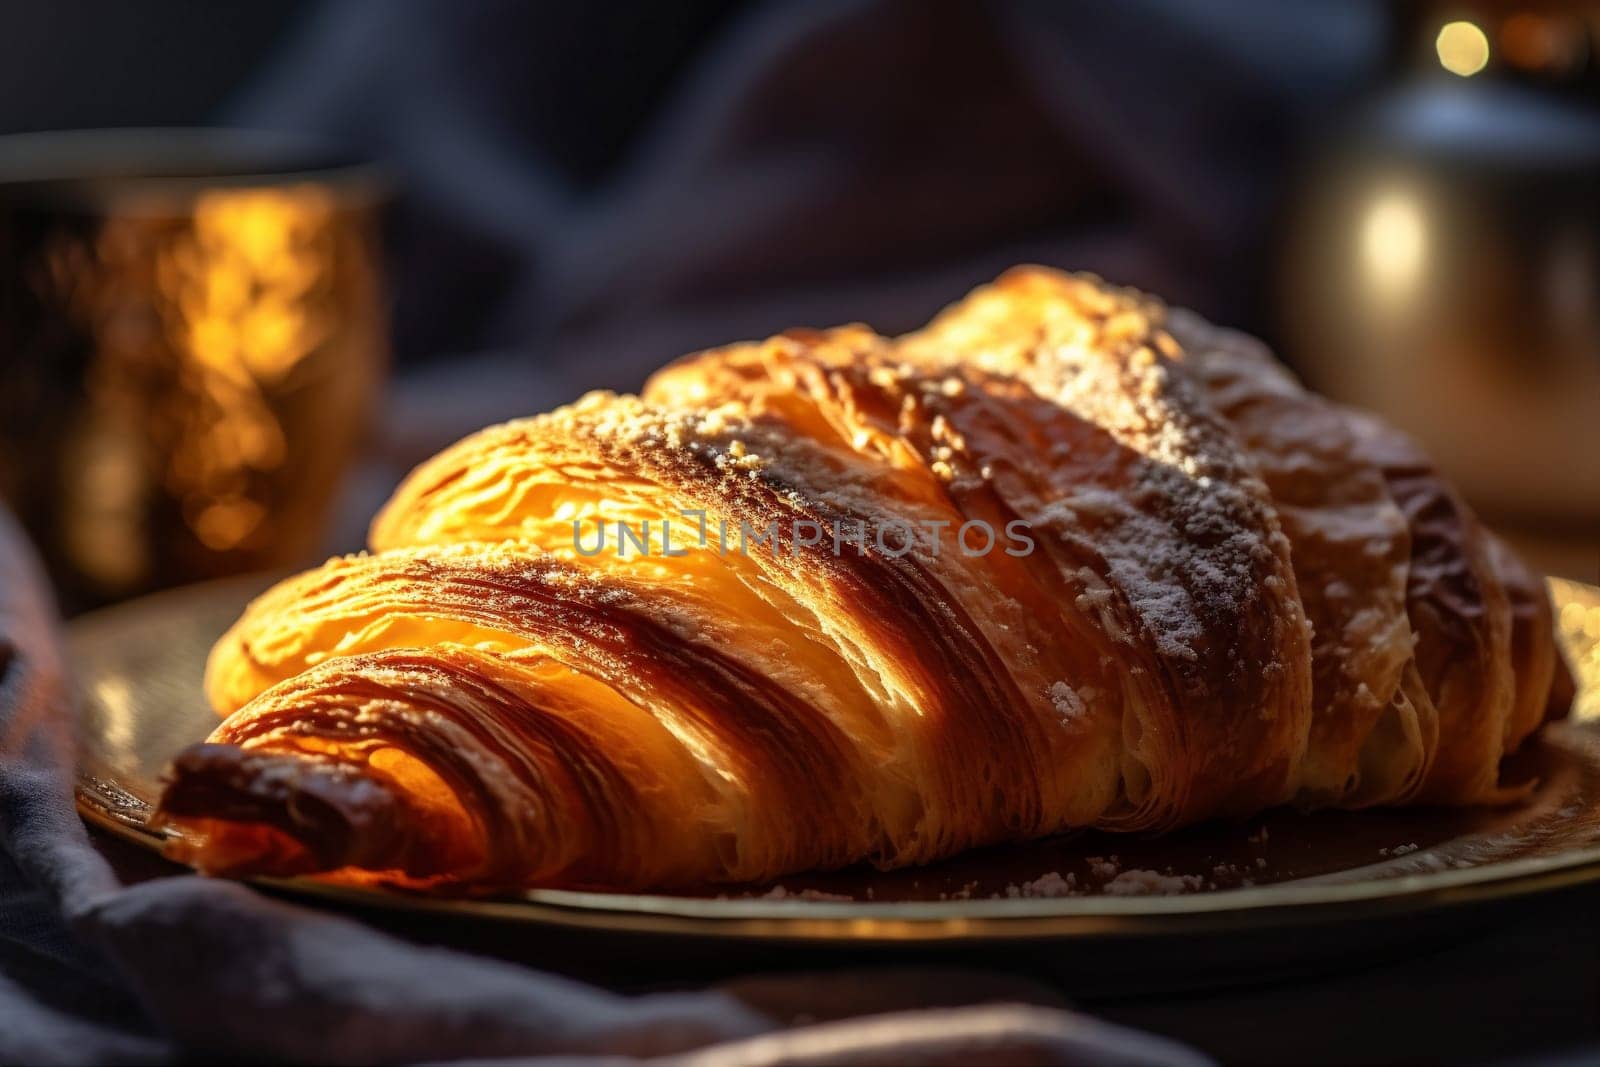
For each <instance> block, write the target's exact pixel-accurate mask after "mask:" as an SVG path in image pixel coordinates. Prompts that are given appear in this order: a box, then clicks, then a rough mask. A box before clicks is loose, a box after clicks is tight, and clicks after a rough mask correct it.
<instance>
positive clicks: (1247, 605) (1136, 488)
mask: <svg viewBox="0 0 1600 1067" xmlns="http://www.w3.org/2000/svg"><path fill="white" fill-rule="evenodd" d="M608 531H609V532H610V537H611V540H610V542H609V543H608V542H607V540H606V538H607V536H608V533H607V532H608ZM370 547H371V551H370V552H369V553H366V554H361V555H355V556H348V557H344V558H341V559H334V560H332V561H330V562H329V563H327V564H326V565H324V566H323V567H321V568H319V569H317V570H314V571H311V572H309V573H306V574H303V575H300V576H298V577H295V578H291V579H289V580H288V581H285V582H283V583H281V584H280V585H278V586H277V587H275V588H274V589H272V590H271V591H269V592H268V593H266V594H265V595H264V596H262V597H261V598H259V599H258V600H256V601H255V602H254V603H253V604H251V605H250V606H249V608H248V609H247V610H246V612H245V614H244V616H243V617H242V618H241V619H240V620H239V621H238V622H237V623H236V624H235V625H234V626H233V627H232V628H231V629H230V630H229V631H228V633H227V634H225V635H224V636H223V637H222V639H221V640H220V641H219V642H218V643H217V645H216V647H215V649H214V650H213V652H212V655H211V658H210V661H209V663H208V666H207V675H206V688H207V693H208V696H209V699H210V700H211V702H212V703H213V704H214V706H215V707H216V709H217V711H218V712H219V713H220V714H222V715H223V716H225V718H224V720H223V721H222V723H221V725H220V726H219V727H218V728H217V729H216V731H215V732H214V733H213V735H212V736H211V738H210V739H209V741H208V742H206V743H204V744H200V745H196V746H193V747H191V748H189V749H187V750H185V751H184V752H182V753H181V754H179V756H178V757H177V758H176V759H175V760H174V762H173V764H172V765H171V767H170V768H169V770H168V775H167V781H166V785H165V791H164V793H163V794H162V797H161V801H160V807H159V811H158V818H159V819H160V820H161V821H163V822H164V823H165V824H166V825H168V826H170V827H171V828H173V829H174V830H175V831H176V832H177V835H176V838H175V843H174V845H173V848H174V851H175V852H176V853H177V854H178V855H179V856H181V857H182V858H185V859H187V860H189V861H190V862H192V863H194V864H196V865H198V866H200V867H201V868H202V869H205V870H208V871H211V872H215V873H223V874H234V875H239V874H274V875H290V874H306V873H315V874H318V875H322V876H325V877H330V878H335V879H342V880H356V881H360V880H378V881H383V882H387V883H393V884H401V885H407V886H413V887H420V888H428V887H442V886H468V887H480V888H481V887H526V886H547V885H548V886H555V885H560V886H589V887H599V888H607V889H618V890H641V889H661V888H677V887H694V886H703V885H707V884H713V883H727V882H759V881H763V880H768V879H772V878H776V877H779V876H782V875H784V874H788V873H793V872H797V871H803V870H809V869H814V868H828V867H838V866H842V865H846V864H851V863H857V862H863V861H866V862H871V863H873V864H876V865H878V866H880V867H885V868H888V867H899V866H904V865H910V864H919V863H925V862H928V861H932V860H936V859H939V858H942V857H946V856H950V855H952V854H954V853H956V852H959V851H961V850H963V849H967V848H971V847H974V846H978V845H984V844H991V843H996V842H1001V841H1008V840H1026V839H1030V838H1036V837H1041V836H1045V835H1049V834H1053V833H1057V832H1060V831H1064V830H1068V829H1072V828H1083V827H1096V828H1101V829H1107V830H1118V831H1165V830H1170V829H1173V828H1176V827H1179V826H1183V825H1186V824H1189V823H1193V822H1195V821H1197V820H1202V819H1208V818H1215V817H1219V816H1243V815H1248V814H1251V813H1255V812H1258V811H1261V810H1263V809H1266V808H1269V807H1273V806H1276V805H1282V804H1289V803H1294V804H1298V805H1301V806H1303V807H1307V808H1316V807H1342V808H1356V807H1367V806H1373V805H1393V804H1404V803H1411V802H1428V803H1447V804H1472V803H1487V802H1500V801H1506V800H1512V799H1515V798H1516V797H1517V796H1519V795H1520V791H1519V790H1518V789H1515V788H1508V787H1506V786H1504V785H1503V784H1502V783H1501V780H1500V767H1501V761H1502V759H1503V758H1504V757H1505V756H1506V755H1507V754H1509V753H1510V752H1512V751H1514V750H1515V749H1517V747H1518V746H1519V745H1521V743H1522V742H1523V741H1524V740H1525V739H1526V738H1527V737H1528V736H1530V735H1531V734H1532V733H1533V732H1534V731H1536V730H1537V729H1538V727H1539V726H1540V724H1541V723H1542V722H1543V721H1544V720H1545V719H1546V718H1548V717H1550V715H1551V714H1553V713H1554V712H1555V710H1556V709H1553V707H1552V705H1553V704H1554V703H1555V702H1553V701H1552V700H1551V699H1550V695H1551V693H1552V687H1553V679H1554V677H1555V675H1556V673H1557V672H1558V671H1559V670H1560V669H1561V667H1560V664H1559V658H1558V655H1557V653H1556V651H1555V644H1554V638H1553V627H1552V620H1551V617H1550V609H1549V605H1548V601H1547V599H1546V596H1545V593H1544V587H1543V583H1542V581H1540V580H1539V579H1538V578H1537V577H1536V576H1534V575H1533V574H1531V573H1530V572H1529V571H1528V570H1527V569H1526V567H1525V566H1524V565H1523V564H1522V563H1521V562H1520V561H1518V560H1517V559H1516V557H1515V556H1514V554H1513V553H1511V552H1510V550H1509V549H1507V548H1506V547H1505V546H1504V545H1503V544H1501V543H1499V542H1498V541H1496V540H1495V539H1494V538H1493V537H1492V536H1491V535H1490V534H1489V533H1488V532H1486V531H1485V530H1484V528H1483V527H1482V526H1481V525H1480V524H1479V522H1478V521H1477V519H1476V518H1475V517H1474V516H1473V515H1472V513H1471V511H1470V510H1469V509H1468V508H1467V507H1466V505H1465V504H1463V503H1462V501H1461V500H1460V498H1459V497H1458V496H1457V495H1456V494H1455V493H1454V491H1453V490H1452V489H1451V488H1450V487H1449V485H1447V484H1446V483H1445V482H1444V481H1443V480H1442V479H1441V478H1440V476H1439V474H1438V473H1437V472H1436V471H1435V469H1434V468H1433V467H1432V466H1431V465H1430V464H1429V463H1428V461H1427V459H1426V458H1425V457H1424V456H1422V455H1421V454H1420V453H1419V452H1418V451H1417V449H1416V448H1415V447H1414V446H1413V445H1411V444H1410V443H1409V441H1408V440H1407V439H1406V438H1404V437H1403V436H1401V435H1400V434H1398V433H1397V432H1395V431H1393V430H1391V429H1389V428H1387V427H1385V426H1383V425H1381V424H1379V423H1378V422H1376V421H1375V420H1373V419H1371V418H1369V417H1367V416H1364V415H1362V414H1359V413H1356V412H1352V411H1349V410H1347V409H1344V408H1341V407H1339V406H1337V405H1335V404H1332V403H1330V402H1328V401H1325V400H1323V399H1321V398H1318V397H1316V396H1314V395H1312V394H1310V393H1308V392H1307V391H1305V390H1304V389H1302V388H1301V387H1300V385H1299V384H1298V383H1297V382H1296V381H1295V380H1294V379H1293V378H1292V376H1290V375H1289V374H1288V372H1286V371H1285V370H1283V369H1282V368H1281V367H1280V366H1279V365H1278V364H1277V363H1276V362H1275V361H1274V360H1273V359H1272V357H1271V356H1270V354H1269V353H1267V352H1266V351H1265V349H1263V348H1262V347H1261V346H1260V345H1259V344H1258V343H1257V342H1255V341H1253V340H1251V339H1249V338H1247V337H1244V336H1243V335H1240V334H1236V333H1232V332H1229V331H1224V330H1219V329H1217V328H1215V327H1212V326H1210V325H1209V324H1207V323H1206V322H1204V321H1203V320H1201V319H1200V318H1199V317H1198V316H1195V315H1193V314H1191V313H1188V312H1184V311H1180V310H1168V309H1166V308H1165V307H1163V306H1162V305H1161V304H1160V303H1159V302H1158V301H1156V300H1155V299H1153V298H1151V297H1148V296H1145V295H1143V294H1140V293H1137V292H1133V291H1130V290H1124V289H1116V288H1112V287H1108V286H1106V285H1104V284H1103V283H1101V282H1099V281H1098V280H1096V279H1093V278H1090V277H1086V276H1070V275H1065V274H1060V273H1057V272H1054V271H1049V270H1044V269H1042V268H1019V269H1017V270H1014V271H1012V272H1010V273H1008V274H1007V275H1005V276H1003V277H1002V278H1001V279H1000V280H998V281H997V282H995V283H993V284H992V285H990V286H987V287H984V288H982V289H979V290H978V291H976V292H974V293H973V294H971V295H970V296H969V297H968V298H966V299H965V300H964V301H962V302H961V303H958V304H956V305H954V306H953V307H951V308H949V309H947V310H946V311H945V312H943V313H942V314H941V315H940V316H939V317H938V318H936V319H935V320H934V321H933V322H932V323H931V324H930V325H929V326H927V327H926V328H924V329H923V330H921V331H918V332H917V333H914V334H911V335H909V336H906V337H903V338H900V339H898V340H891V339H887V338H884V337H880V336H878V335H877V334H875V333H874V332H872V331H871V330H869V329H867V328H866V327H862V326H847V327H841V328H837V329H832V330H826V331H803V330H793V331H790V332H788V333H785V334H783V335H780V336H778V337H774V338H771V339H769V340H767V341H763V342H760V343H750V344H739V345H733V346H730V347H727V348H721V349H716V350H712V351H708V352H703V353H699V354H697V355H693V356H689V357H686V358H684V359H682V360H680V361H678V362H676V363H674V364H671V365H669V366H668V367H666V368H665V369H663V370H661V371H659V372H658V373H657V374H656V375H655V376H653V377H652V378H651V379H650V381H649V382H648V383H647V384H646V386H645V388H644V390H643V392H642V394H641V395H640V396H638V397H634V396H618V395H614V394H610V393H591V394H589V395H588V396H585V397H583V398H582V399H581V400H579V401H577V402H576V403H574V404H572V405H570V406H568V407H565V408H562V409H560V410H557V411H555V412H552V413H550V414H547V415H541V416H537V417H534V418H529V419H523V420H519V421H515V422H511V423H507V424H505V425H502V426H497V427H492V428H490V429H487V430H484V431H482V432H480V433H478V434H476V435H474V436H472V437H469V438H467V439H466V440H464V441H462V442H460V443H458V444H456V445H454V446H452V447H451V448H449V449H447V450H445V451H444V452H443V453H441V454H440V455H439V456H437V457H435V458H434V459H432V460H430V461H428V462H427V463H424V464H423V465H422V466H421V467H419V468H418V469H417V470H416V471H414V472H413V473H412V474H411V475H410V476H409V477H408V478H407V479H406V480H405V482H404V483H403V484H402V485H401V486H400V487H399V489H398V490H397V491H396V492H395V494H394V496H393V498H392V499H391V500H390V501H389V502H388V504H387V505H386V506H385V507H384V508H383V509H382V511H381V512H380V513H379V514H378V516H377V517H376V519H375V520H374V523H373V526H372V530H371V536H370Z"/></svg>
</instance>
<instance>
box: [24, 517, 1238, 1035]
mask: <svg viewBox="0 0 1600 1067" xmlns="http://www.w3.org/2000/svg"><path fill="white" fill-rule="evenodd" d="M68 693H69V686H68V684H67V677H66V672H65V668H64V664H63V657H62V654H61V648H60V643H59V640H58V631H57V627H56V624H55V622H54V617H53V613H52V609H51V606H50V602H49V597H48V596H47V594H46V593H45V591H44V584H43V582H42V580H41V579H40V577H39V574H38V571H37V569H36V567H35V565H34V562H33V560H32V557H31V555H30V554H29V552H28V550H27V547H26V545H25V544H24V542H23V540H22V536H21V533H20V532H19V531H18V529H17V527H16V525H15V524H14V523H13V522H12V520H11V519H10V517H9V516H7V515H6V514H5V512H4V511H0V845H3V854H0V1063H36V1062H48V1063H96V1062H106V1061H114V1062H123V1063H161V1062H171V1061H174V1060H180V1059H183V1060H187V1059H191V1058H195V1057H203V1056H220V1057H226V1058H229V1059H240V1058H248V1059H251V1060H273V1061H285V1062H316V1063H374V1062H376V1063H413V1062H445V1061H460V1060H464V1059H473V1060H486V1059H500V1060H505V1059H514V1060H517V1061H519V1062H541V1061H544V1062H556V1061H559V1062H572V1063H629V1062H637V1061H641V1060H657V1059H660V1058H663V1057H665V1058H667V1059H668V1060H669V1061H670V1062H675V1063H684V1064H705V1065H713V1064H714V1065H717V1067H723V1065H727V1067H739V1065H746V1064H751V1065H754V1064H771V1065H789V1064H795V1065H798V1064H812V1063H824V1062H826V1063H850V1064H876V1063H895V1064H918V1063H928V1064H934V1063H962V1064H967V1063H985V1062H990V1063H1017V1062H1028V1063H1117V1064H1194V1063H1204V1062H1206V1060H1205V1059H1204V1057H1201V1056H1199V1055H1198V1054H1196V1053H1194V1052H1192V1051H1190V1050H1188V1049H1186V1048H1184V1047H1182V1046H1179V1045H1176V1044H1173V1043H1171V1042H1168V1041H1166V1040H1163V1039H1161V1038H1157V1037H1151V1036H1148V1035H1144V1034H1140V1033H1136V1032H1133V1031H1129V1030H1125V1029H1122V1028H1120V1027H1116V1026H1112V1025H1110V1024H1107V1023H1103V1022H1099V1021H1097V1020H1094V1019H1092V1018H1088V1017H1085V1016H1083V1015H1080V1014H1076V1013H1074V1012H1072V1011H1069V1010H1066V1009H1064V1008H1062V1007H1059V1006H1041V1005H1040V1004H1039V1003H1028V1002H1029V1001H1034V1002H1037V1001H1040V1000H1043V1001H1046V1002H1053V1000H1054V998H1053V997H1051V996H1050V995H1049V994H1048V993H1047V992H1044V991H1042V990H1040V989H1039V988H1037V987H1034V986H1033V985H1032V984H1031V983H1025V982H1020V981H1017V980H1008V979H1001V978H996V977H992V976H990V977H985V976H980V975H971V974H966V973H961V972H957V973H939V974H927V973H919V972H900V973H894V972H890V973H883V972H875V973H871V974H860V973H857V974H843V975H834V974H829V975H826V976H821V975H815V974H811V975H792V976H767V977H763V978H760V979H752V980H748V981H745V982H742V983H737V982H736V983H732V984H729V985H728V986H726V987H724V988H720V989H710V990H704V991H696V992H674V993H655V994H649V995H640V996H622V995H619V994H616V993H612V992H608V991H605V990H602V989H597V988H593V987H590V986H586V985H583V984H581V983H578V982H575V981H572V980H570V979H567V978H562V977H558V976H556V975H551V974H544V973H540V972H537V971H534V970H530V969H528V968H525V967H521V966H517V965H516V964H513V963H508V962H504V961H501V960H493V959H486V958H481V957H478V956H474V955H470V954H468V953H465V952H458V951H452V950H448V949H442V948H437V947H424V946H420V945H416V944H412V943H410V942H408V941H405V940H402V939H400V938H397V937H393V936H389V935H387V934H384V933H380V932H378V931H376V930H374V929H371V928H369V927H367V926H365V925H363V924H362V923H360V922H357V921H354V920H352V919H348V918H342V917H336V916H333V915H328V914H323V913H320V912H317V911H314V910H311V909H308V908H304V907H299V906H296V905H293V904H289V903H286V902H284V901H282V900H278V899H273V898H269V897H266V896H263V895H262V894H260V893H258V892H256V891H255V890H253V889H251V888H250V887H248V886H244V885H241V884H238V883H233V882H226V881H221V880H217V879H210V878H202V877H199V876H195V875H181V876H170V877H160V878H155V879H151V880H147V881H142V882H138V883H136V884H130V885H124V884H122V883H121V882H120V881H119V879H118V877H117V875H116V874H115V872H114V871H113V869H112V867H111V865H110V864H109V863H108V862H107V861H106V860H105V858H103V857H102V855H101V854H100V853H99V852H98V851H96V849H95V847H94V845H93V843H92V842H91V840H90V838H89V835H88V833H87V832H86V830H85V829H84V826H83V824H82V823H81V822H80V821H79V820H78V817H77V814H76V812H75V811H74V809H73V802H72V785H71V776H72V765H73V744H72V738H73V730H72V724H73V716H72V705H71V702H70V700H69V697H68ZM966 1002H973V1003H970V1004H968V1006H958V1005H962V1004H963V1003H966ZM930 1005H939V1007H938V1008H937V1009H934V1008H931V1007H929V1006H930ZM952 1006H953V1007H952ZM919 1009H921V1010H919ZM849 1016H855V1017H849ZM807 1020H814V1021H807Z"/></svg>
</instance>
